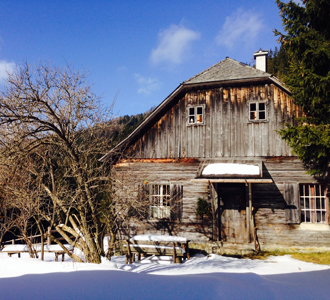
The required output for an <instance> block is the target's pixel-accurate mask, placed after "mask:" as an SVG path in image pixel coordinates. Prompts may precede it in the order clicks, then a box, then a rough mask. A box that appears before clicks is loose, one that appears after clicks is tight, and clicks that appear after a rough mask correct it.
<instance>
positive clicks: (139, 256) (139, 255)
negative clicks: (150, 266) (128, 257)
mask: <svg viewBox="0 0 330 300" xmlns="http://www.w3.org/2000/svg"><path fill="white" fill-rule="evenodd" d="M137 259H138V261H140V260H141V253H138V258H137Z"/></svg>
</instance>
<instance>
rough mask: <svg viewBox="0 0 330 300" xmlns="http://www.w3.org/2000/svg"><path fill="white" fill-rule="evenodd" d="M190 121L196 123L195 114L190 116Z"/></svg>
mask: <svg viewBox="0 0 330 300" xmlns="http://www.w3.org/2000/svg"><path fill="white" fill-rule="evenodd" d="M189 123H190V124H192V123H195V117H194V116H190V117H189Z"/></svg>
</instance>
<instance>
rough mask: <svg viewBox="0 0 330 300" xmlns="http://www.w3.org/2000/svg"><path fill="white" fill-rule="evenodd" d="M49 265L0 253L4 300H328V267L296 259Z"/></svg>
mask: <svg viewBox="0 0 330 300" xmlns="http://www.w3.org/2000/svg"><path fill="white" fill-rule="evenodd" d="M53 260H54V254H52V253H46V254H45V261H41V260H39V259H30V258H28V254H22V257H21V258H17V255H14V256H13V257H11V258H10V257H8V255H7V254H6V253H1V252H0V299H1V300H2V299H34V300H36V299H156V300H160V299H189V300H190V299H330V284H329V282H330V266H322V265H315V264H311V263H305V262H302V261H298V260H295V259H293V258H291V256H288V255H286V256H277V257H270V258H269V259H267V260H248V259H237V258H228V257H222V256H218V255H210V256H208V257H207V256H196V257H193V258H192V259H190V260H188V261H186V262H184V263H182V264H172V263H171V260H170V259H169V257H151V258H148V259H144V260H142V261H141V262H136V263H134V264H132V265H125V258H124V257H123V256H119V257H114V258H113V259H112V261H111V262H109V261H106V260H105V261H104V262H103V263H102V264H100V265H95V264H82V263H77V262H73V261H71V260H70V259H68V258H67V257H66V261H65V262H54V261H53Z"/></svg>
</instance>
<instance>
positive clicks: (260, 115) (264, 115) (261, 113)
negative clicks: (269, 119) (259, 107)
mask: <svg viewBox="0 0 330 300" xmlns="http://www.w3.org/2000/svg"><path fill="white" fill-rule="evenodd" d="M265 119H266V113H265V112H264V111H259V120H265Z"/></svg>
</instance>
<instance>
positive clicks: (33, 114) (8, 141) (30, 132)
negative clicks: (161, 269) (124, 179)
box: [0, 64, 115, 263]
mask: <svg viewBox="0 0 330 300" xmlns="http://www.w3.org/2000/svg"><path fill="white" fill-rule="evenodd" d="M85 80H86V74H85V73H84V72H76V71H74V70H73V69H72V68H70V67H69V66H67V67H65V68H56V67H53V66H51V65H49V64H40V65H39V66H36V67H33V68H32V67H31V66H30V65H28V64H23V65H21V66H19V67H18V68H17V69H16V71H15V72H14V73H12V74H9V77H8V80H7V86H6V90H5V91H4V92H2V94H1V95H0V126H1V127H2V130H1V132H0V134H1V135H2V136H1V143H2V144H1V147H0V148H1V151H2V157H5V158H7V159H10V160H11V161H15V160H16V161H20V162H22V161H24V158H26V157H29V158H30V159H31V160H32V161H33V163H31V164H30V165H28V166H27V167H26V168H25V171H26V172H27V173H28V174H29V176H30V178H33V180H34V181H33V182H34V185H35V187H34V188H35V189H37V186H38V187H40V190H38V191H39V193H38V199H39V200H38V201H40V203H39V204H40V205H39V206H38V209H39V210H40V208H42V213H43V217H44V218H45V219H46V220H47V221H48V222H49V223H50V224H51V225H52V226H53V227H54V228H55V229H56V230H57V232H58V233H59V234H60V235H61V236H62V237H63V238H64V239H65V241H66V242H67V243H69V244H70V245H72V246H73V247H76V248H79V249H80V250H81V251H82V252H83V254H84V256H85V258H84V260H85V261H89V262H93V263H100V261H101V255H104V253H103V237H104V234H105V232H106V225H107V222H105V221H104V220H105V219H109V217H111V215H109V212H111V210H109V208H110V207H111V206H112V205H113V203H112V198H111V195H112V192H111V169H110V164H105V163H100V162H99V161H98V159H99V158H100V157H101V156H102V155H104V154H105V153H107V151H109V149H110V147H111V144H110V143H109V137H110V135H111V130H112V127H111V126H115V125H113V123H109V120H110V119H111V117H112V114H111V109H112V107H110V108H105V107H102V106H101V104H100V101H99V99H98V98H97V97H96V96H95V95H94V94H93V93H92V91H91V88H90V86H89V85H88V84H86V82H85ZM110 124H112V125H110ZM29 176H25V179H24V180H25V181H26V182H25V185H26V184H27V183H28V182H29V181H30V179H28V178H29ZM32 191H33V189H30V196H31V195H32V194H31V193H32ZM13 195H14V191H13ZM30 198H31V199H35V196H33V197H30ZM26 199H27V198H26ZM41 202H42V203H41ZM39 213H40V211H39ZM54 239H55V240H56V241H57V243H59V244H60V245H61V246H62V248H63V250H64V251H66V252H67V254H68V255H70V256H71V257H73V258H75V259H76V260H80V258H79V257H77V256H75V255H74V254H72V253H70V252H69V251H68V250H67V249H66V248H65V247H64V245H63V244H62V243H61V242H60V241H59V240H57V239H56V238H55V237H54Z"/></svg>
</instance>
